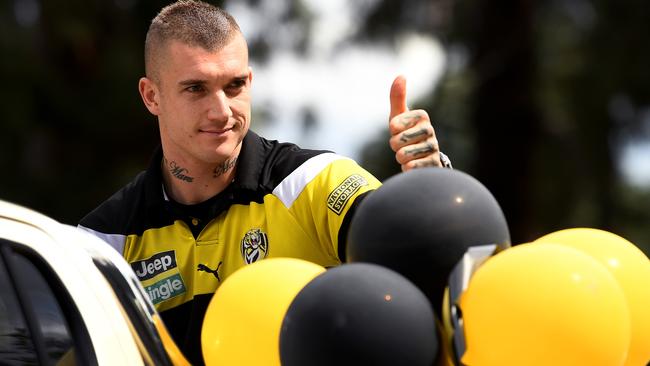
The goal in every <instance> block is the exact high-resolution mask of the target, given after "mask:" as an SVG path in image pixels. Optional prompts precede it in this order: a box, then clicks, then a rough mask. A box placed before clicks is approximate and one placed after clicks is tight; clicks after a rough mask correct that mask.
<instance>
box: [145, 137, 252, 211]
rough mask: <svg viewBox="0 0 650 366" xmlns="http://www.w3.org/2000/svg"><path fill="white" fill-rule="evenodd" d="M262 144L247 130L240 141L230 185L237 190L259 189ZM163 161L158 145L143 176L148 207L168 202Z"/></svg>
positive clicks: (161, 151) (160, 147)
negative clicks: (161, 167)
mask: <svg viewBox="0 0 650 366" xmlns="http://www.w3.org/2000/svg"><path fill="white" fill-rule="evenodd" d="M264 153H265V151H264V144H263V141H262V138H261V137H260V136H259V135H257V134H256V133H255V132H253V131H251V130H249V131H248V133H247V134H246V136H244V139H243V141H242V148H241V151H240V152H239V158H238V159H237V171H236V173H235V180H234V182H233V183H232V184H231V185H232V188H235V189H237V190H241V189H243V190H250V191H257V190H258V189H259V187H260V175H261V174H262V168H263V167H264ZM162 159H163V150H162V146H161V145H158V146H157V147H156V149H155V150H154V152H153V155H152V158H151V160H150V161H149V167H148V168H147V170H146V173H145V174H146V176H145V187H146V188H145V191H146V192H145V197H146V202H147V203H148V204H149V205H154V206H156V207H162V205H164V204H165V202H166V201H168V198H167V195H166V194H165V191H164V187H163V180H162V172H161V170H160V162H161V161H162Z"/></svg>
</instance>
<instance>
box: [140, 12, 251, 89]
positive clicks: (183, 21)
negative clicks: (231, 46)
mask: <svg viewBox="0 0 650 366" xmlns="http://www.w3.org/2000/svg"><path fill="white" fill-rule="evenodd" d="M236 34H241V30H240V29H239V25H238V24H237V22H236V21H235V18H233V17H232V15H230V14H229V13H227V12H226V11H224V10H223V9H221V8H219V7H216V6H214V5H211V4H207V3H204V2H202V1H199V0H180V1H177V2H175V3H173V4H171V5H168V6H166V7H164V8H163V9H162V10H161V11H160V13H158V15H157V16H156V17H155V18H154V19H153V20H152V21H151V25H150V26H149V31H147V38H146V40H145V44H144V65H145V73H146V75H147V77H149V78H154V79H155V78H157V69H158V65H159V59H160V57H161V56H162V53H161V51H162V50H163V48H164V47H165V46H166V43H167V42H169V41H172V40H175V41H179V42H182V43H184V44H186V45H189V46H198V47H201V48H204V49H206V50H208V51H217V50H219V49H221V48H222V47H224V46H225V45H226V44H227V43H228V42H229V41H230V40H231V39H232V38H233V36H235V35H236Z"/></svg>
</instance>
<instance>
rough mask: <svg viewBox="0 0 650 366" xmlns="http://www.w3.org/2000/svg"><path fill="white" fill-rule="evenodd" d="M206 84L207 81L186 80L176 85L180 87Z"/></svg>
mask: <svg viewBox="0 0 650 366" xmlns="http://www.w3.org/2000/svg"><path fill="white" fill-rule="evenodd" d="M207 82H208V81H207V80H201V79H188V80H181V81H179V82H178V84H179V85H182V86H189V85H197V84H206V83H207Z"/></svg>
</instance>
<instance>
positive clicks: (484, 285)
mask: <svg viewBox="0 0 650 366" xmlns="http://www.w3.org/2000/svg"><path fill="white" fill-rule="evenodd" d="M460 308H461V310H462V316H463V326H464V330H465V341H466V351H465V354H464V355H463V356H462V359H461V361H462V362H463V364H465V365H468V366H497V365H498V366H503V365H527V366H549V365H553V366H583V365H590V366H620V365H622V364H623V362H624V360H625V357H626V355H627V351H628V346H629V342H630V320H629V314H628V310H627V304H626V303H625V298H624V295H623V291H622V290H621V288H620V286H619V285H618V283H617V282H616V280H615V279H614V277H613V276H612V275H611V273H609V271H608V270H607V269H606V268H605V267H604V266H603V265H601V264H600V263H598V261H596V260H595V259H593V258H591V257H590V256H588V255H587V254H584V253H582V252H580V251H579V250H576V249H573V248H568V247H565V246H561V245H554V244H545V245H535V244H521V245H518V246H515V247H512V248H510V249H506V250H505V251H503V252H501V253H499V254H497V255H495V256H494V257H492V258H490V259H488V260H487V261H486V262H485V263H484V264H483V265H482V266H481V267H479V268H478V270H477V271H476V272H475V273H474V275H473V276H472V278H471V279H470V282H469V286H468V288H467V290H466V291H465V292H464V293H463V294H462V296H461V298H460Z"/></svg>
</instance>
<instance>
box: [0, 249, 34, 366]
mask: <svg viewBox="0 0 650 366" xmlns="http://www.w3.org/2000/svg"><path fill="white" fill-rule="evenodd" d="M0 259H1V258H0ZM0 363H1V364H3V365H34V364H38V359H37V357H36V348H35V347H34V343H33V342H32V338H31V334H30V332H29V327H28V326H27V323H26V321H25V316H24V314H23V312H22V310H21V308H20V304H19V303H18V299H17V295H16V293H15V292H14V290H13V286H12V284H11V281H10V280H9V274H8V273H7V270H6V268H5V265H4V262H3V261H2V260H0Z"/></svg>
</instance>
